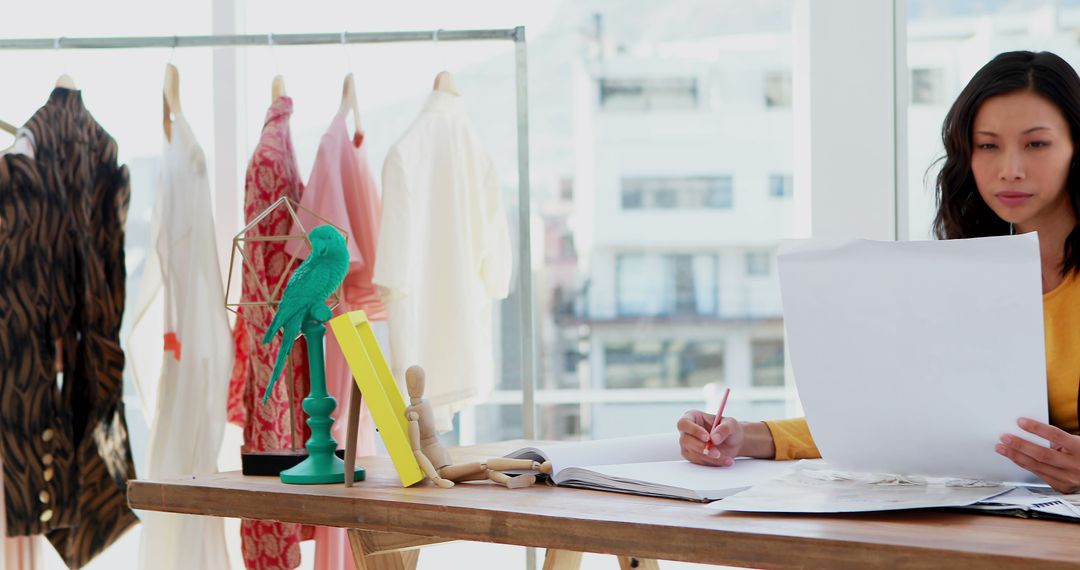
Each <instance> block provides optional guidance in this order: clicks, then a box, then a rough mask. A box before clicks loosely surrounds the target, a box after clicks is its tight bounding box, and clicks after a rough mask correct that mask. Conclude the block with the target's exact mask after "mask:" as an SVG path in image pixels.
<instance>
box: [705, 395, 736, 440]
mask: <svg viewBox="0 0 1080 570" xmlns="http://www.w3.org/2000/svg"><path fill="white" fill-rule="evenodd" d="M728 394H731V388H724V399H723V400H720V409H719V410H717V412H716V417H715V418H713V421H712V427H711V428H709V441H706V442H705V453H708V452H709V451H710V450H711V449H712V432H713V430H714V429H716V426H718V425H720V418H721V417H723V415H724V406H726V405H727V397H728Z"/></svg>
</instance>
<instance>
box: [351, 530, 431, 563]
mask: <svg viewBox="0 0 1080 570" xmlns="http://www.w3.org/2000/svg"><path fill="white" fill-rule="evenodd" d="M443 542H453V541H451V540H447V539H445V538H438V537H434V536H414V535H411V534H400V533H396V532H375V531H370V530H359V529H349V544H350V545H351V546H352V552H353V561H354V562H355V563H356V568H357V570H416V562H417V560H418V559H419V558H420V550H419V549H420V547H422V546H427V545H429V544H440V543H443Z"/></svg>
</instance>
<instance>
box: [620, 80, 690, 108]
mask: <svg viewBox="0 0 1080 570" xmlns="http://www.w3.org/2000/svg"><path fill="white" fill-rule="evenodd" d="M698 94H699V90H698V81H697V78H695V77H659V78H649V79H646V78H638V79H629V78H628V79H620V78H611V77H605V78H602V79H600V106H601V107H602V108H604V109H605V110H610V111H678V110H688V109H696V108H697V106H698V100H699V96H698Z"/></svg>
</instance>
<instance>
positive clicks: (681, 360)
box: [604, 339, 724, 389]
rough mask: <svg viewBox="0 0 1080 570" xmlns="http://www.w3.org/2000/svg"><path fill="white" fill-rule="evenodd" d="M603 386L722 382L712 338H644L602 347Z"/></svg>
mask: <svg viewBox="0 0 1080 570" xmlns="http://www.w3.org/2000/svg"><path fill="white" fill-rule="evenodd" d="M604 372H605V374H604V376H605V378H606V383H605V387H606V388H614V389H619V388H692V387H700V386H704V385H705V384H708V383H710V382H723V381H724V345H723V342H722V341H716V340H679V339H671V340H657V341H652V340H647V341H634V342H617V343H611V344H608V345H606V346H605V347H604Z"/></svg>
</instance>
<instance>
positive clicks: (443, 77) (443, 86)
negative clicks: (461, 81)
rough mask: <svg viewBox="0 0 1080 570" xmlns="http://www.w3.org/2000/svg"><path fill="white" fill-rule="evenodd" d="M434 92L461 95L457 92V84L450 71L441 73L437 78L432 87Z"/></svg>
mask: <svg viewBox="0 0 1080 570" xmlns="http://www.w3.org/2000/svg"><path fill="white" fill-rule="evenodd" d="M432 90H434V91H443V92H445V93H450V94H451V95H460V93H458V90H457V84H456V83H454V76H453V75H450V72H449V71H440V72H439V74H438V75H436V76H435V84H434V85H432Z"/></svg>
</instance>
